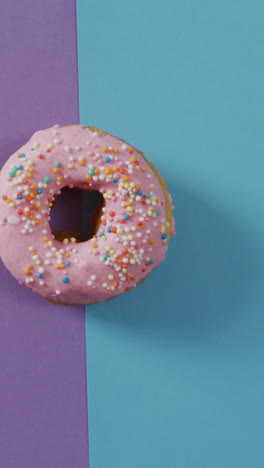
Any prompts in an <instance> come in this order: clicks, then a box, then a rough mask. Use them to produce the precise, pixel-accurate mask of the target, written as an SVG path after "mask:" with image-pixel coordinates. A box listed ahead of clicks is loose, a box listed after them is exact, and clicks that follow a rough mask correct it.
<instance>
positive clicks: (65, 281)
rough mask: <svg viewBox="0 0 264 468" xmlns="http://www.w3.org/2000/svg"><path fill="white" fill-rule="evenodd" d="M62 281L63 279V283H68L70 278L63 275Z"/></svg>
mask: <svg viewBox="0 0 264 468" xmlns="http://www.w3.org/2000/svg"><path fill="white" fill-rule="evenodd" d="M62 281H63V283H69V281H70V278H69V277H68V276H64V277H63V278H62Z"/></svg>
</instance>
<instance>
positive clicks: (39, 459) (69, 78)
mask: <svg viewBox="0 0 264 468" xmlns="http://www.w3.org/2000/svg"><path fill="white" fill-rule="evenodd" d="M75 18H76V14H75V1H74V0H57V1H56V2H55V3H54V1H53V0H46V1H45V2H43V1H42V0H25V1H24V2H20V0H13V1H12V2H10V3H8V2H4V3H3V4H2V5H1V15H0V31H1V32H0V41H1V44H2V46H1V48H0V62H1V65H2V72H1V74H0V100H1V113H0V124H1V134H0V150H1V151H0V164H1V165H2V164H3V163H4V162H5V161H6V159H7V158H8V157H9V155H10V154H12V153H13V152H14V151H15V150H16V149H17V148H19V147H20V146H21V145H22V144H23V143H24V142H25V141H26V140H27V139H29V138H30V137H31V135H32V134H33V133H34V132H35V131H36V130H38V129H41V128H47V127H50V126H52V125H54V124H55V123H59V124H70V123H76V122H78V121H79V111H78V105H79V103H78V79H77V58H76V21H75ZM0 277H1V302H0V312H1V314H0V369H1V372H0V462H1V463H0V464H1V466H6V467H11V466H12V468H20V467H21V465H23V466H28V467H33V466H34V467H37V468H54V467H55V466H56V467H63V468H77V467H78V468H87V466H88V446H87V401H86V364H85V336H84V313H83V307H77V306H70V307H65V306H56V305H53V304H51V303H49V302H46V301H45V300H43V299H42V298H40V297H38V296H36V295H34V294H32V293H30V292H29V291H27V290H26V289H25V288H23V287H21V286H19V285H18V284H17V283H16V281H15V280H14V279H13V278H11V276H10V274H9V273H8V271H7V270H6V269H5V267H4V266H3V265H2V264H1V265H0Z"/></svg>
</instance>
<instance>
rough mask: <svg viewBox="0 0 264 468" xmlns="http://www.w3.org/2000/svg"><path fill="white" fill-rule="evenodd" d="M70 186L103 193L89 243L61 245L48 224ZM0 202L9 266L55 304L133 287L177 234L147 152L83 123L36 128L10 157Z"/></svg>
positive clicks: (0, 232) (0, 181) (1, 250)
mask: <svg viewBox="0 0 264 468" xmlns="http://www.w3.org/2000/svg"><path fill="white" fill-rule="evenodd" d="M56 163H57V164H56ZM57 166H58V167H57ZM69 184H74V185H75V186H76V187H80V188H83V187H84V186H85V187H87V186H88V187H89V189H92V190H98V191H100V192H101V193H102V194H103V196H104V198H105V208H104V211H103V213H102V217H101V225H100V227H99V230H98V232H97V234H96V236H95V237H94V238H92V239H90V240H88V241H86V242H82V243H74V242H70V243H68V244H66V243H62V242H59V241H57V240H55V239H54V236H53V234H52V232H51V229H50V226H49V201H48V199H50V198H53V197H54V196H55V195H56V194H58V193H59V192H60V190H61V189H62V188H63V187H64V186H66V185H69ZM84 184H85V185H84ZM128 202H129V203H128ZM0 207H1V209H0V254H1V258H2V260H3V262H4V264H5V265H6V267H7V268H8V269H9V270H10V272H11V273H12V274H13V276H14V277H15V278H16V279H17V280H18V281H19V282H20V283H22V284H24V285H26V286H27V287H30V288H31V289H32V291H34V292H36V293H38V294H40V295H41V296H43V297H45V298H48V299H51V300H55V301H58V302H65V303H79V304H84V303H86V304H88V303H92V302H97V301H98V302H99V301H103V300H105V299H109V298H111V297H113V296H116V295H118V294H121V293H122V292H124V291H127V290H128V289H131V288H132V287H134V286H136V283H137V282H138V281H140V280H142V279H143V278H144V277H145V276H146V275H147V274H148V273H149V272H151V271H152V270H153V269H154V268H156V267H157V266H158V265H159V264H160V263H161V262H162V261H163V259H164V258H165V254H166V251H167V243H168V242H167V239H166V235H167V234H166V233H167V232H168V233H170V232H171V231H172V232H174V226H169V224H168V222H167V220H166V212H165V199H164V194H163V190H162V188H161V186H160V183H159V181H158V179H157V177H156V175H155V174H154V172H153V171H152V169H151V168H150V167H149V166H148V164H147V163H146V161H145V160H144V159H143V158H142V156H141V155H140V154H139V153H138V152H136V151H135V150H134V149H133V148H131V146H129V144H125V143H124V142H123V141H121V140H119V139H118V138H116V137H113V136H110V135H99V134H98V133H97V132H93V131H91V130H90V129H88V128H85V127H83V126H81V125H72V126H68V127H59V126H58V125H56V126H54V127H52V128H49V129H47V130H41V131H38V132H36V133H35V134H34V135H33V136H32V138H31V139H30V140H29V142H27V143H26V144H25V145H24V146H22V147H21V148H20V149H19V150H18V151H17V152H16V153H15V154H13V155H12V156H11V157H10V158H9V159H8V161H7V162H6V163H5V165H4V167H3V168H2V171H1V174H0Z"/></svg>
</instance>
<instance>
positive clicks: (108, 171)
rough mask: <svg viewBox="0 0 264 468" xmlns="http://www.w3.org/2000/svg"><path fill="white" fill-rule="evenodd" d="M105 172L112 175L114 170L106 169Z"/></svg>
mask: <svg viewBox="0 0 264 468" xmlns="http://www.w3.org/2000/svg"><path fill="white" fill-rule="evenodd" d="M104 171H105V173H106V174H112V169H111V168H110V167H106V168H105V170H104Z"/></svg>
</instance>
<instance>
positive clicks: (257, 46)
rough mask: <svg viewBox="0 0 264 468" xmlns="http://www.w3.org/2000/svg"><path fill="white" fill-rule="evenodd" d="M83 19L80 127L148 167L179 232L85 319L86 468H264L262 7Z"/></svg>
mask: <svg viewBox="0 0 264 468" xmlns="http://www.w3.org/2000/svg"><path fill="white" fill-rule="evenodd" d="M77 10H78V54H79V84H80V117H81V122H82V123H83V124H86V125H93V126H97V127H99V128H102V129H104V130H106V131H108V132H110V133H112V134H114V135H117V136H120V137H121V138H123V139H126V140H127V141H129V142H131V143H132V144H133V145H135V146H136V147H138V148H140V149H142V150H143V151H144V152H145V154H146V155H147V157H148V158H149V159H150V160H151V161H153V162H154V163H155V164H156V165H157V167H158V168H159V170H160V172H161V173H162V175H163V176H164V177H165V179H166V180H167V182H168V185H169V189H170V191H171V193H172V196H173V200H174V204H175V207H176V210H175V216H176V219H177V231H178V233H177V236H176V238H174V239H172V241H171V243H170V248H169V253H168V256H167V259H166V261H165V262H164V263H163V264H162V266H161V267H160V268H159V269H157V270H156V271H155V272H154V273H153V274H152V275H151V276H150V277H149V278H148V279H147V281H146V282H145V283H144V284H143V285H142V286H140V287H138V288H137V289H136V290H134V291H132V292H129V293H127V294H125V295H122V296H120V297H119V298H117V299H115V300H113V301H111V302H109V303H108V302H107V303H101V304H99V305H93V306H87V308H86V335H87V362H88V402H89V444H90V468H106V467H107V468H249V467H250V468H263V466H264V456H263V442H264V440H263V417H264V398H263V396H264V372H263V367H264V364H263V358H264V339H263V338H264V288H263V279H264V245H263V235H264V212H263V211H264V210H263V196H264V188H263V171H264V156H263V155H264V152H263V150H264V143H263V133H264V132H263V108H264V92H263V88H264V85H263V83H264V48H263V43H264V32H263V31H264V19H263V18H264V6H263V2H262V1H257V0H253V1H252V0H251V1H243V0H240V1H233V2H232V1H231V2H230V0H221V1H220V0H219V1H218V0H217V1H216V0H214V1H212V0H211V1H209V0H208V1H206V0H201V1H199V2H198V1H195V0H164V1H163V2H158V1H150V0H145V1H142V0H133V2H132V1H127V0H115V1H113V2H110V1H106V0H102V1H101V2H91V1H87V0H78V2H77Z"/></svg>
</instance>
